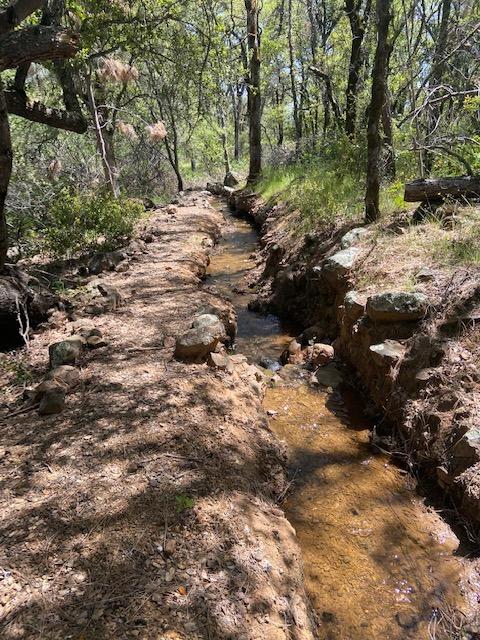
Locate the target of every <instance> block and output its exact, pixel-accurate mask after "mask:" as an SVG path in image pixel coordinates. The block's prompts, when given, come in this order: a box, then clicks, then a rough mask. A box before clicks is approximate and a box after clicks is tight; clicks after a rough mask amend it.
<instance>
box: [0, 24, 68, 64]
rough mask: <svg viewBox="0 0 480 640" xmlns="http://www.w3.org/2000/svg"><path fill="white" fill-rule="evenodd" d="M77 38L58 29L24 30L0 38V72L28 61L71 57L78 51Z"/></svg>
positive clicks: (34, 28) (38, 27)
mask: <svg viewBox="0 0 480 640" xmlns="http://www.w3.org/2000/svg"><path fill="white" fill-rule="evenodd" d="M78 40H79V38H78V35H77V34H76V33H74V32H73V31H70V30H69V29H59V28H57V27H44V26H35V27H25V29H18V30H17V31H13V32H12V33H8V34H6V35H5V36H3V37H2V38H0V71H4V70H5V69H12V68H15V67H19V66H20V65H22V64H25V63H27V62H38V61H42V60H53V59H59V58H60V59H61V58H73V56H74V55H75V54H76V53H77V50H78Z"/></svg>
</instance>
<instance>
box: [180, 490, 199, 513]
mask: <svg viewBox="0 0 480 640" xmlns="http://www.w3.org/2000/svg"><path fill="white" fill-rule="evenodd" d="M194 504H195V501H194V499H193V498H190V497H189V496H185V495H183V494H179V495H177V496H175V506H176V509H177V511H178V512H179V513H181V512H182V511H185V509H191V508H192V507H193V505H194Z"/></svg>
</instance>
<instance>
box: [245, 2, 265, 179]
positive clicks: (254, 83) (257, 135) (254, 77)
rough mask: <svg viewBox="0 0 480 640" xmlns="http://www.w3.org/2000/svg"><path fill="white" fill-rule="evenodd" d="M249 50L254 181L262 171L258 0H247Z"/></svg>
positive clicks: (251, 143) (252, 176)
mask: <svg viewBox="0 0 480 640" xmlns="http://www.w3.org/2000/svg"><path fill="white" fill-rule="evenodd" d="M245 8H246V10H247V32H248V50H249V77H248V116H249V136H248V138H249V148H250V167H249V172H248V179H247V180H248V182H254V181H255V180H257V178H258V177H259V176H260V173H261V171H262V99H261V93H260V68H261V63H260V32H259V28H258V16H259V12H260V9H259V6H258V0H245Z"/></svg>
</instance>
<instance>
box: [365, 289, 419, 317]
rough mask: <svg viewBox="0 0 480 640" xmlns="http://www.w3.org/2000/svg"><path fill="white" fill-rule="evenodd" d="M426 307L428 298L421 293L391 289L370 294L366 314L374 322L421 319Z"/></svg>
mask: <svg viewBox="0 0 480 640" xmlns="http://www.w3.org/2000/svg"><path fill="white" fill-rule="evenodd" d="M427 309H428V298H427V297H426V296H425V295H423V293H405V292H403V291H391V292H388V293H379V294H376V295H373V296H370V297H369V298H368V300H367V308H366V311H367V315H368V317H369V318H370V320H373V321H374V322H408V321H412V320H421V319H422V318H423V317H424V316H425V314H426V313H427Z"/></svg>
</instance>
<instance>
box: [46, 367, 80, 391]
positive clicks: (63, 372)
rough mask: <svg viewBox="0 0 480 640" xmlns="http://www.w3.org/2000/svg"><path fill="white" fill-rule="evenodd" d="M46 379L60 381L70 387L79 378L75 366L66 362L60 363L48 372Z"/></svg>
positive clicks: (76, 382)
mask: <svg viewBox="0 0 480 640" xmlns="http://www.w3.org/2000/svg"><path fill="white" fill-rule="evenodd" d="M47 380H54V381H56V382H60V383H61V384H63V385H65V386H66V387H68V388H69V389H71V388H73V387H75V386H76V385H77V384H78V382H79V380H80V373H79V371H78V369H75V367H72V366H71V365H68V364H62V365H60V366H59V367H55V369H52V370H51V371H49V372H48V374H47Z"/></svg>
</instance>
